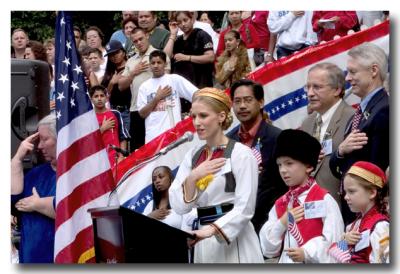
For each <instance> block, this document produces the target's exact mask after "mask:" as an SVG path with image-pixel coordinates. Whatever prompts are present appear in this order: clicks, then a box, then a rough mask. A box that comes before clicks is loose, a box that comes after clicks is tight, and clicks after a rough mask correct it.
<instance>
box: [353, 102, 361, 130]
mask: <svg viewBox="0 0 400 274" xmlns="http://www.w3.org/2000/svg"><path fill="white" fill-rule="evenodd" d="M361 117H362V111H361V106H360V105H358V107H357V110H356V113H355V114H354V117H353V122H352V124H351V131H353V130H355V129H358V126H359V125H360V122H361Z"/></svg>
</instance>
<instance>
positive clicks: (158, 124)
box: [137, 50, 198, 143]
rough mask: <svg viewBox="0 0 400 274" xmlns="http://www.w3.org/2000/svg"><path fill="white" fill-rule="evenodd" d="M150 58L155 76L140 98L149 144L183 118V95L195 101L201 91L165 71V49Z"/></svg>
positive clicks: (141, 90)
mask: <svg viewBox="0 0 400 274" xmlns="http://www.w3.org/2000/svg"><path fill="white" fill-rule="evenodd" d="M149 58H150V69H151V72H152V74H153V77H152V78H150V79H148V80H147V81H145V82H144V83H143V84H142V85H141V86H140V88H139V93H138V98H137V108H138V110H139V115H140V116H141V117H142V118H143V119H145V129H146V130H145V131H146V137H145V142H146V143H148V142H150V141H151V140H152V139H154V138H155V137H157V136H158V135H160V134H161V133H163V132H164V131H166V130H168V129H170V128H173V127H174V126H175V125H176V124H177V123H178V122H179V121H181V120H182V117H181V104H180V100H179V98H180V97H183V98H185V99H186V100H188V101H190V102H191V101H192V96H193V93H194V92H195V91H197V90H198V88H197V87H195V86H194V85H193V84H192V83H190V82H189V81H188V80H186V79H185V78H183V77H182V76H180V75H177V74H166V73H165V69H166V64H167V56H166V54H165V53H164V52H163V51H161V50H155V51H153V52H152V53H151V54H150V57H149Z"/></svg>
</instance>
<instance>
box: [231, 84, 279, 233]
mask: <svg viewBox="0 0 400 274" xmlns="http://www.w3.org/2000/svg"><path fill="white" fill-rule="evenodd" d="M231 98H232V102H233V111H234V112H235V115H236V117H237V118H238V120H239V121H240V126H239V127H238V128H236V129H234V130H233V131H231V132H229V134H228V137H230V138H232V139H234V140H236V141H240V142H241V143H243V144H245V145H247V146H248V147H250V148H252V150H253V152H254V153H255V156H256V158H259V155H260V154H261V159H260V160H258V161H259V170H260V172H259V180H258V191H257V201H256V210H255V213H254V216H253V219H252V222H253V224H254V227H255V229H256V231H257V232H258V231H259V230H260V229H261V226H262V225H263V224H264V223H265V222H266V220H267V219H268V212H269V210H270V209H271V207H272V206H273V204H274V202H275V200H276V199H277V198H278V197H280V196H281V195H283V193H285V191H286V189H287V187H286V185H285V184H284V182H283V181H282V179H281V177H280V175H279V171H278V166H277V164H276V163H275V162H274V161H273V157H272V155H273V152H274V149H275V143H276V138H277V137H278V135H279V133H280V132H281V130H280V129H279V128H277V127H275V126H273V125H271V124H270V123H268V122H267V121H266V119H267V117H266V114H265V113H264V111H263V108H264V89H263V87H262V86H261V85H260V84H258V83H255V82H253V81H251V80H247V79H242V80H239V81H236V82H235V83H233V85H232V86H231Z"/></svg>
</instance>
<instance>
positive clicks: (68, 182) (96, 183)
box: [54, 11, 114, 263]
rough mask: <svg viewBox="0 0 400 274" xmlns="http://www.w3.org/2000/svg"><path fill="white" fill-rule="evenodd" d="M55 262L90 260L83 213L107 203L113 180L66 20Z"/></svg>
mask: <svg viewBox="0 0 400 274" xmlns="http://www.w3.org/2000/svg"><path fill="white" fill-rule="evenodd" d="M55 41H56V42H55V43H56V45H55V47H56V62H55V67H56V68H55V72H56V74H55V81H56V85H55V86H56V94H57V95H56V117H57V132H58V138H57V191H56V221H55V222H56V235H55V244H54V260H55V262H56V263H84V262H94V238H93V228H92V220H91V217H90V214H89V213H88V212H87V210H88V209H90V208H94V207H101V206H106V205H107V200H108V195H109V193H110V190H111V189H112V186H113V184H114V180H113V177H112V172H111V169H110V162H109V161H108V156H107V152H106V150H105V148H104V144H103V142H102V138H101V135H100V131H99V125H98V122H97V119H96V114H95V112H94V110H93V108H92V104H91V102H90V98H89V96H88V94H87V87H86V84H85V80H84V75H83V71H82V68H81V66H80V60H79V58H78V55H77V50H76V47H75V39H74V33H73V28H72V22H71V16H70V15H69V14H68V13H67V12H63V11H60V12H58V14H57V22H56V40H55Z"/></svg>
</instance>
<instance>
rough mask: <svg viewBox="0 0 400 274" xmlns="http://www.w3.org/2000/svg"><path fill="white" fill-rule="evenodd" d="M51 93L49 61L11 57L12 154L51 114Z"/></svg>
mask: <svg viewBox="0 0 400 274" xmlns="http://www.w3.org/2000/svg"><path fill="white" fill-rule="evenodd" d="M49 92H50V76H49V64H48V63H46V62H43V61H38V60H27V59H11V129H12V130H11V157H13V156H14V154H15V152H16V151H17V149H18V146H19V144H20V143H21V140H24V139H25V138H26V137H28V136H29V135H31V134H32V133H34V132H36V131H37V123H38V121H39V120H40V119H42V118H43V117H45V116H46V115H48V114H49V113H50V106H49ZM24 162H25V160H24ZM26 162H27V163H31V164H33V162H34V160H32V159H26ZM25 167H26V168H27V166H25Z"/></svg>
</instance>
